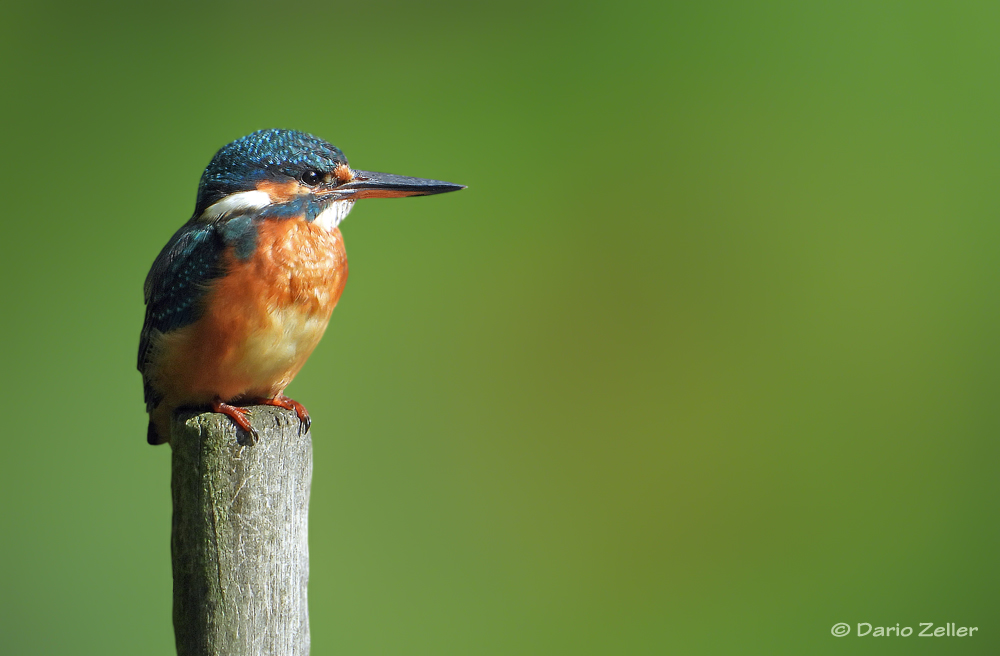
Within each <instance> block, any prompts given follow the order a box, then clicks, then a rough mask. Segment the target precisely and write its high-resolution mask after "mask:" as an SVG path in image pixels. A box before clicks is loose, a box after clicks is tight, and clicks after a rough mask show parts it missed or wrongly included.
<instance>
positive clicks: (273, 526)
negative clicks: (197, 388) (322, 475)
mask: <svg viewBox="0 0 1000 656" xmlns="http://www.w3.org/2000/svg"><path fill="white" fill-rule="evenodd" d="M251 413H252V423H253V426H254V428H256V429H257V432H258V433H259V435H260V440H259V441H258V442H257V443H256V444H253V445H251V444H250V443H249V442H247V441H246V439H245V438H246V437H248V436H246V435H244V434H243V433H242V431H239V435H240V436H239V438H237V432H238V431H237V429H236V428H235V427H234V425H233V423H232V421H231V420H230V419H229V418H228V417H225V416H223V415H220V414H215V413H211V412H209V413H203V414H197V413H186V414H185V413H179V414H178V417H177V418H176V419H175V421H174V425H173V431H172V433H171V438H170V439H171V447H172V448H173V474H172V476H171V488H172V492H173V502H174V519H173V533H172V536H171V541H170V542H171V552H172V555H173V569H174V635H175V636H176V640H177V654H178V656H270V655H272V654H280V655H281V656H307V655H308V654H309V610H308V605H307V598H306V585H307V583H308V581H309V543H308V515H309V486H310V482H311V479H312V438H311V435H310V434H309V432H308V431H304V432H303V434H300V429H299V420H298V417H296V416H295V413H294V412H291V411H288V410H282V409H279V408H274V407H270V406H257V407H253V408H252V409H251ZM241 440H242V441H243V443H241Z"/></svg>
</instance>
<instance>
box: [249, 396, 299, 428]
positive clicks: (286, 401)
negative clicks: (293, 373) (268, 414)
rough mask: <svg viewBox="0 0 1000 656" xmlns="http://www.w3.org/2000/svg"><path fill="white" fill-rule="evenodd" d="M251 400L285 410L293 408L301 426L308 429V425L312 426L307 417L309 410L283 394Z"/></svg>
mask: <svg viewBox="0 0 1000 656" xmlns="http://www.w3.org/2000/svg"><path fill="white" fill-rule="evenodd" d="M253 402H254V403H259V404H260V405H273V406H277V407H279V408H284V409H285V410H294V411H295V414H297V415H298V416H299V423H301V425H302V427H303V428H305V429H306V430H309V427H310V426H312V419H311V418H310V417H309V411H308V410H306V407H305V406H304V405H302V404H301V403H299V402H298V401H296V400H294V399H290V398H288V397H287V396H285V395H284V394H279V395H277V396H276V397H274V398H273V399H254V400H253Z"/></svg>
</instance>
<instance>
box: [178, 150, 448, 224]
mask: <svg viewBox="0 0 1000 656" xmlns="http://www.w3.org/2000/svg"><path fill="white" fill-rule="evenodd" d="M464 188H465V187H463V186H462V185H457V184H452V183H450V182H442V181H440V180H426V179H423V178H411V177H406V176H402V175H392V174H389V173H375V172H373V171H356V170H353V169H351V167H350V166H349V165H348V163H347V158H346V157H345V156H344V153H342V152H341V151H340V149H339V148H337V147H336V146H334V145H332V144H329V143H327V142H326V141H323V140H322V139H320V138H318V137H314V136H313V135H311V134H306V133H305V132H298V131H297V130H260V131H258V132H254V133H253V134H250V135H247V136H245V137H243V138H241V139H237V140H236V141H234V142H232V143H230V144H228V145H226V146H224V147H223V148H222V149H220V150H219V152H217V153H216V154H215V157H213V158H212V161H211V162H210V163H209V165H208V167H207V168H206V169H205V172H204V174H202V176H201V184H200V185H199V187H198V201H197V205H196V207H195V214H194V216H195V220H198V221H205V222H213V221H219V220H224V219H226V218H228V217H233V216H238V215H243V214H247V213H260V214H266V215H269V216H274V217H282V216H287V217H293V216H302V217H304V218H305V219H306V220H307V221H314V220H318V221H320V222H323V223H325V224H329V226H327V227H336V226H337V224H339V223H340V222H341V221H342V220H343V219H344V217H346V216H347V213H348V212H349V211H350V210H351V207H352V206H353V205H354V201H356V200H360V199H362V198H401V197H405V196H428V195H431V194H441V193H445V192H448V191H457V190H458V189H464Z"/></svg>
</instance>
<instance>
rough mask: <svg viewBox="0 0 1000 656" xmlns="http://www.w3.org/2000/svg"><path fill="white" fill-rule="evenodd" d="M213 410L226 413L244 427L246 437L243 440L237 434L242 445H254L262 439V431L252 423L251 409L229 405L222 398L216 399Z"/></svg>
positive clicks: (240, 426) (239, 425)
mask: <svg viewBox="0 0 1000 656" xmlns="http://www.w3.org/2000/svg"><path fill="white" fill-rule="evenodd" d="M212 412H218V413H221V414H224V415H226V416H227V417H229V418H230V419H232V420H233V423H234V424H236V425H237V426H238V427H239V428H242V429H243V432H244V433H245V434H246V437H244V439H242V440H241V439H239V436H237V441H238V442H239V443H240V444H241V445H244V446H253V445H254V444H256V443H257V442H259V441H260V433H258V432H257V429H256V428H254V427H253V424H251V423H250V411H249V410H248V409H246V408H241V407H239V406H236V405H229V404H228V403H225V402H223V401H222V400H221V399H216V400H215V401H213V402H212Z"/></svg>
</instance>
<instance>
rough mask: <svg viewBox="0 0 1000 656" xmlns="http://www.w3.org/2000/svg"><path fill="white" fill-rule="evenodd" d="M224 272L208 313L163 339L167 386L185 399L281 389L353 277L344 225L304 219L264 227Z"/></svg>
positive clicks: (203, 399) (209, 300) (303, 359)
mask: <svg viewBox="0 0 1000 656" xmlns="http://www.w3.org/2000/svg"><path fill="white" fill-rule="evenodd" d="M225 266H226V271H227V272H226V275H224V276H223V277H221V278H219V279H218V280H217V281H216V282H215V283H214V284H213V285H212V288H211V289H210V290H209V292H208V293H207V294H206V296H205V309H204V314H203V315H202V317H201V318H200V319H199V320H198V321H196V322H195V323H193V324H191V325H189V326H186V327H185V328H182V329H181V330H178V331H175V332H173V333H169V334H167V335H164V336H163V346H162V350H161V352H162V353H163V360H162V367H161V368H160V374H161V375H160V376H158V378H160V379H161V381H162V386H163V387H164V388H166V389H167V390H168V394H169V395H170V396H172V397H174V398H175V399H177V400H178V401H180V402H182V403H191V404H194V403H206V402H208V401H211V400H212V399H213V398H216V397H219V398H222V399H223V400H230V401H231V400H240V399H250V398H257V397H267V398H270V397H273V396H275V395H277V394H280V393H281V392H282V391H283V390H284V389H285V387H286V386H287V385H288V384H289V383H290V382H291V381H292V378H294V377H295V375H296V374H297V373H298V371H299V369H301V368H302V365H304V364H305V362H306V359H308V357H309V355H310V354H311V353H312V351H313V349H314V348H315V347H316V345H317V344H318V343H319V340H320V338H321V337H322V336H323V333H324V331H325V330H326V326H327V324H328V323H329V320H330V314H331V312H333V308H334V306H336V304H337V301H338V300H339V299H340V295H341V293H342V292H343V289H344V284H345V283H346V282H347V257H346V254H345V252H344V246H343V238H342V237H341V236H340V231H339V230H333V231H326V230H322V229H321V228H318V227H317V226H315V225H313V224H310V223H306V222H304V221H294V220H289V221H282V222H274V224H265V225H264V226H262V227H261V230H260V233H259V235H258V244H257V248H256V249H255V252H254V254H253V255H251V256H250V257H249V258H248V259H246V260H239V259H238V258H236V257H235V255H234V254H233V253H232V251H230V252H228V253H227V254H226V256H225Z"/></svg>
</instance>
